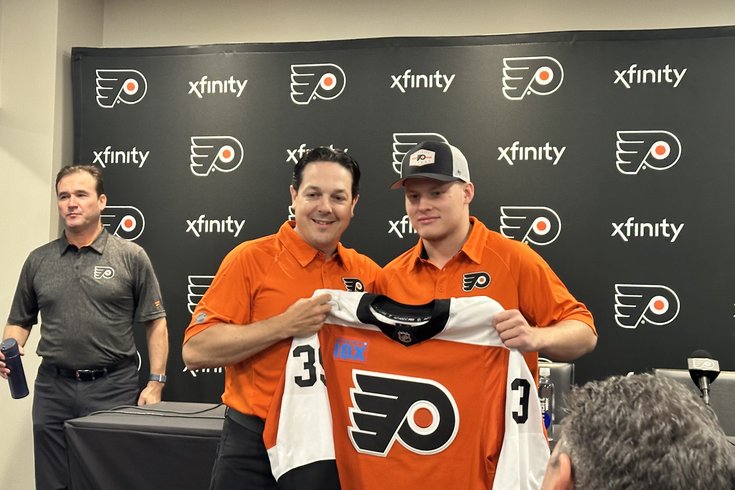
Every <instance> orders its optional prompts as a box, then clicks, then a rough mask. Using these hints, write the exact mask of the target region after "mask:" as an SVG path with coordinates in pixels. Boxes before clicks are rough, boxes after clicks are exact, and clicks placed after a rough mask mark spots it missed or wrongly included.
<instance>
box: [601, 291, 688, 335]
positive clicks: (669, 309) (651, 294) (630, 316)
mask: <svg viewBox="0 0 735 490" xmlns="http://www.w3.org/2000/svg"><path fill="white" fill-rule="evenodd" d="M678 314H679V297H678V296H677V295H676V293H675V292H674V291H673V290H672V289H670V288H668V287H666V286H662V285H659V284H616V285H615V322H616V323H617V324H618V326H620V327H623V328H636V327H637V326H638V325H645V324H646V323H650V324H652V325H668V324H669V323H671V322H673V321H674V319H675V318H676V317H677V315H678Z"/></svg>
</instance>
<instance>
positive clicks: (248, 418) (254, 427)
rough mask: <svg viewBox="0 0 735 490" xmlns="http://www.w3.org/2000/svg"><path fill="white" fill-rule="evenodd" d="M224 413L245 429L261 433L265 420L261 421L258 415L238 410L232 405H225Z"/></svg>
mask: <svg viewBox="0 0 735 490" xmlns="http://www.w3.org/2000/svg"><path fill="white" fill-rule="evenodd" d="M225 415H226V416H227V417H228V418H229V419H230V420H232V421H233V422H235V423H236V424H238V425H242V426H243V427H245V428H246V429H249V430H251V431H253V432H257V433H258V434H262V433H263V429H264V428H265V422H263V419H261V418H260V417H256V416H255V415H247V414H244V413H242V412H238V411H237V410H235V409H234V408H232V407H227V411H226V412H225Z"/></svg>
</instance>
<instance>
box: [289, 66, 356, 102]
mask: <svg viewBox="0 0 735 490" xmlns="http://www.w3.org/2000/svg"><path fill="white" fill-rule="evenodd" d="M346 82H347V77H346V76H345V72H344V71H342V68H340V67H339V66H337V65H335V64H333V63H316V64H308V65H291V100H292V101H293V103H294V104H299V105H306V104H308V103H310V102H311V101H313V100H315V99H321V100H332V99H336V98H337V97H339V95H340V94H341V93H342V91H343V90H344V89H345V85H346Z"/></svg>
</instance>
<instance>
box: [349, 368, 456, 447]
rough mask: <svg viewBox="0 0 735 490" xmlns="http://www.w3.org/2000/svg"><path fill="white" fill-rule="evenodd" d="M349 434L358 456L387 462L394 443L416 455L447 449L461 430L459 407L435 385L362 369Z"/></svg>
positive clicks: (356, 374)
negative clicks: (362, 454)
mask: <svg viewBox="0 0 735 490" xmlns="http://www.w3.org/2000/svg"><path fill="white" fill-rule="evenodd" d="M352 379H353V382H354V388H350V395H351V398H352V401H353V404H352V407H350V409H349V412H350V420H351V421H352V425H350V427H348V429H347V430H348V433H349V437H350V440H351V441H352V445H353V446H354V447H355V449H356V450H357V452H359V453H364V454H372V455H375V456H382V457H386V456H387V455H388V453H389V452H390V449H391V447H393V443H395V442H396V441H398V442H399V443H400V444H401V445H402V446H403V447H405V448H406V449H408V450H409V451H412V452H414V453H417V454H436V453H439V452H441V451H443V450H444V449H446V448H447V447H448V446H449V445H450V444H451V443H452V441H453V440H454V438H455V436H456V435H457V431H458V429H459V411H458V409H457V402H455V401H454V398H453V397H452V394H451V393H450V392H449V390H447V388H445V387H444V386H443V385H441V384H439V383H437V382H436V381H433V380H430V379H423V378H413V377H409V376H399V375H397V374H385V373H378V372H371V371H363V370H359V369H353V370H352Z"/></svg>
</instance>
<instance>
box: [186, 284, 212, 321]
mask: <svg viewBox="0 0 735 490" xmlns="http://www.w3.org/2000/svg"><path fill="white" fill-rule="evenodd" d="M212 279H214V276H189V286H188V294H187V295H186V306H187V308H189V313H194V308H196V306H197V304H198V303H199V300H200V299H202V296H204V293H206V292H207V289H209V286H211V285H212Z"/></svg>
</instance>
